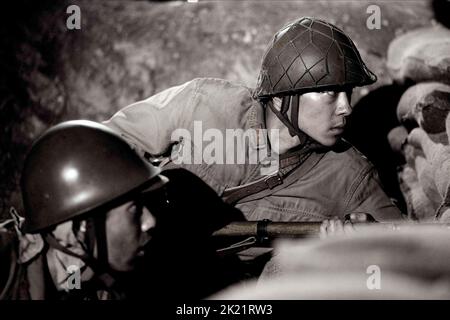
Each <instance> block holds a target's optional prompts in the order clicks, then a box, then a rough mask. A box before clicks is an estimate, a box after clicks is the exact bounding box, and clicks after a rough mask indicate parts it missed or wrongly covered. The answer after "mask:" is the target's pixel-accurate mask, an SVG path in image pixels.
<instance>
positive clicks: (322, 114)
mask: <svg viewBox="0 0 450 320" xmlns="http://www.w3.org/2000/svg"><path fill="white" fill-rule="evenodd" d="M350 98H351V92H343V91H341V92H336V91H326V92H310V93H305V94H303V95H302V96H301V98H300V106H299V117H298V127H299V128H300V129H301V130H302V131H303V132H305V133H306V134H307V135H309V136H310V137H311V138H313V139H314V140H316V141H317V142H319V143H321V144H322V145H324V146H328V147H329V146H332V145H334V144H335V143H336V142H337V141H338V140H339V139H340V137H341V136H342V134H343V132H344V127H345V124H346V117H347V116H349V115H350V114H351V113H352V107H351V105H350Z"/></svg>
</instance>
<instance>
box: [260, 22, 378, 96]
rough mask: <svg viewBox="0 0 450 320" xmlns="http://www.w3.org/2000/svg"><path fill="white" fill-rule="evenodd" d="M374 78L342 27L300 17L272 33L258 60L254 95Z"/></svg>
mask: <svg viewBox="0 0 450 320" xmlns="http://www.w3.org/2000/svg"><path fill="white" fill-rule="evenodd" d="M376 79H377V78H376V76H375V74H373V73H372V72H371V71H370V70H369V69H368V68H367V67H366V65H365V64H364V62H363V61H362V59H361V56H360V54H359V52H358V49H356V46H355V44H354V43H353V41H352V40H351V39H350V38H349V37H348V36H347V35H345V33H344V32H343V31H342V30H340V29H339V28H337V27H335V26H334V25H332V24H330V23H328V22H325V21H323V20H319V19H316V18H311V17H303V18H300V19H299V20H297V21H295V22H293V23H290V24H289V25H287V26H286V27H284V28H283V29H281V30H280V31H278V32H277V33H276V34H275V36H274V38H273V41H272V42H271V43H270V45H269V47H268V48H267V50H266V53H265V55H264V58H263V61H262V66H261V71H260V74H259V77H258V84H257V88H256V96H257V97H258V98H268V97H272V96H286V95H292V94H298V93H303V92H311V91H326V90H333V89H335V88H336V87H345V86H350V87H355V86H364V85H368V84H371V83H374V82H375V81H376Z"/></svg>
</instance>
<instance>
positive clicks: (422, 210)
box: [399, 166, 435, 221]
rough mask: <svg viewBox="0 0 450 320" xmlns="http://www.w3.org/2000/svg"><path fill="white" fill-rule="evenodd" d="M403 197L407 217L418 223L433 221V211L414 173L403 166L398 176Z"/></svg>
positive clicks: (409, 168) (411, 169)
mask: <svg viewBox="0 0 450 320" xmlns="http://www.w3.org/2000/svg"><path fill="white" fill-rule="evenodd" d="M399 180H400V184H401V185H402V192H403V196H404V198H405V200H406V206H407V210H408V217H410V218H411V219H417V220H419V221H427V220H433V219H434V217H435V209H434V208H433V204H432V202H431V201H430V199H428V197H427V195H426V194H425V192H424V191H423V189H422V186H421V185H420V183H419V179H418V177H417V173H416V171H415V170H414V169H413V168H411V167H410V166H405V167H404V168H403V171H402V172H401V173H400V176H399Z"/></svg>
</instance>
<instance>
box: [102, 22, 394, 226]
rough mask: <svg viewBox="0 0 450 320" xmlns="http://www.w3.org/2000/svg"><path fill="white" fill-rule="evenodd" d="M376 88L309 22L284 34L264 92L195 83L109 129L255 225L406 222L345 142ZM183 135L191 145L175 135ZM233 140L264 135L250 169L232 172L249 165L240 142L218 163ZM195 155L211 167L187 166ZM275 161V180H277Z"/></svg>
mask: <svg viewBox="0 0 450 320" xmlns="http://www.w3.org/2000/svg"><path fill="white" fill-rule="evenodd" d="M375 81H376V76H375V75H374V74H373V73H372V72H371V71H370V70H369V69H368V68H367V67H366V65H365V64H364V62H363V61H362V59H361V56H360V54H359V52H358V50H357V48H356V46H355V44H354V43H353V41H352V40H351V39H350V38H349V37H348V36H347V35H346V34H345V33H344V32H343V31H342V30H340V29H338V28H337V27H336V26H334V25H332V24H330V23H328V22H326V21H323V20H319V19H316V18H311V17H303V18H300V19H298V20H297V21H294V22H292V23H290V24H288V25H287V26H286V27H284V28H282V29H281V30H280V31H278V32H277V33H276V34H275V36H274V38H273V40H272V42H271V43H270V44H269V47H268V48H267V50H266V53H265V55H264V58H263V60H262V67H261V71H260V74H259V78H258V84H257V88H256V89H255V90H250V89H248V88H246V87H244V86H242V85H239V84H235V83H231V82H228V81H225V80H221V79H210V78H202V79H194V80H192V81H190V82H187V83H185V84H183V85H180V86H176V87H173V88H169V89H167V90H165V91H163V92H160V93H158V94H156V95H154V96H152V97H149V98H148V99H146V100H143V101H140V102H137V103H134V104H132V105H130V106H128V107H126V108H124V109H122V110H121V111H119V112H118V113H116V114H115V115H114V116H113V117H112V118H111V119H109V120H108V121H106V122H105V124H106V125H107V126H108V127H110V128H111V129H113V130H115V131H116V132H118V133H119V134H120V135H121V136H122V137H123V138H124V139H126V140H127V141H128V142H129V143H130V144H131V145H132V146H133V147H134V148H135V149H136V151H137V152H138V153H139V154H140V155H141V156H142V157H145V158H149V159H157V160H161V158H163V159H164V160H163V163H162V165H164V166H165V167H166V168H172V167H179V166H181V167H184V168H186V169H188V170H190V171H192V172H194V173H195V174H196V175H198V176H199V177H201V178H202V179H203V180H204V181H205V182H207V183H208V184H209V185H210V186H211V187H212V188H213V189H214V190H215V191H216V192H217V193H218V194H219V195H220V196H221V197H222V198H223V199H225V200H226V201H227V202H229V203H232V204H234V205H235V206H236V207H237V208H239V209H240V210H241V211H242V212H243V213H244V215H245V217H246V218H247V219H248V220H261V219H270V220H274V221H322V220H326V219H329V218H331V217H333V216H338V217H340V218H343V217H344V216H346V215H348V214H352V213H356V214H358V213H365V214H371V215H372V216H373V217H374V218H375V219H376V220H378V221H381V220H394V219H401V218H402V215H401V213H400V211H399V210H398V209H397V207H395V205H394V204H393V203H392V202H391V200H390V199H389V198H388V197H387V195H386V194H385V192H384V191H383V189H382V187H381V185H380V181H379V178H378V175H377V172H376V170H375V168H374V167H373V166H372V164H370V163H369V161H368V160H367V159H366V158H365V157H364V156H363V155H362V154H360V153H359V152H358V151H357V150H356V149H355V148H354V147H352V146H351V145H350V144H349V143H348V142H346V141H344V140H343V139H341V136H342V133H343V131H344V128H345V125H346V119H347V117H348V116H349V115H350V114H351V113H352V107H351V105H350V102H351V94H352V89H353V88H354V87H356V86H365V85H368V84H371V83H374V82H375ZM199 128H200V130H202V131H201V132H200V134H199V133H198V132H199V131H198V130H199ZM180 130H182V133H183V134H182V137H180V136H177V135H176V134H174V133H175V132H179V131H180ZM230 130H231V132H234V133H236V132H239V130H241V131H244V132H248V131H249V130H253V132H256V135H254V136H257V137H258V138H257V139H256V140H254V141H253V143H249V144H248V145H247V146H248V148H247V150H246V152H245V161H244V163H242V162H241V163H236V162H235V163H230V162H229V161H228V162H227V160H229V159H234V158H236V157H237V158H239V156H240V155H239V154H235V153H236V149H235V148H234V145H233V144H234V143H235V139H234V136H233V139H224V141H223V146H224V148H223V150H217V149H216V153H215V154H214V153H212V152H209V153H208V152H206V149H205V148H204V143H205V142H207V141H210V140H212V139H213V136H214V137H216V140H217V136H218V135H217V134H216V133H217V132H219V133H221V134H222V135H221V136H220V135H219V138H220V139H222V138H223V137H225V138H227V137H228V136H227V133H228V132H230ZM203 132H205V134H204V135H203V140H200V141H199V139H198V137H199V135H200V136H202V134H203ZM273 132H277V133H278V134H272V133H273ZM237 136H239V135H237ZM261 137H263V139H260V138H261ZM247 138H248V136H245V135H244V136H243V137H242V140H241V143H244V142H243V141H244V140H245V139H247ZM220 139H219V141H221V140H220ZM238 139H239V137H238ZM219 144H220V143H219ZM204 149H205V150H204ZM255 150H256V151H255ZM260 150H266V151H267V157H266V158H265V159H262V160H261V161H258V162H257V163H252V162H251V161H250V156H251V155H252V153H254V152H259V151H260ZM218 151H221V152H219V155H218V154H217V152H218ZM202 152H203V153H202ZM192 154H194V155H198V154H200V155H201V156H203V158H202V159H201V160H202V161H194V163H192V161H186V158H188V160H189V156H190V155H192ZM230 155H231V156H230ZM229 156H230V158H228V157H229ZM222 158H225V159H222ZM180 159H181V161H180ZM273 159H275V160H276V166H275V170H274V171H273V172H268V171H267V170H265V169H267V168H266V167H267V163H268V162H269V163H271V164H273V162H272V160H273ZM277 159H279V161H278V160H277ZM194 160H195V159H194ZM197 160H198V158H197ZM270 168H272V166H270ZM270 168H269V169H270Z"/></svg>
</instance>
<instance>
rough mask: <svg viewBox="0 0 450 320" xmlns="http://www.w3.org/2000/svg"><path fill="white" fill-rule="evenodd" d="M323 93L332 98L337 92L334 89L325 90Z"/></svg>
mask: <svg viewBox="0 0 450 320" xmlns="http://www.w3.org/2000/svg"><path fill="white" fill-rule="evenodd" d="M325 94H326V95H327V96H330V97H332V98H334V97H337V95H338V92H336V91H325Z"/></svg>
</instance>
